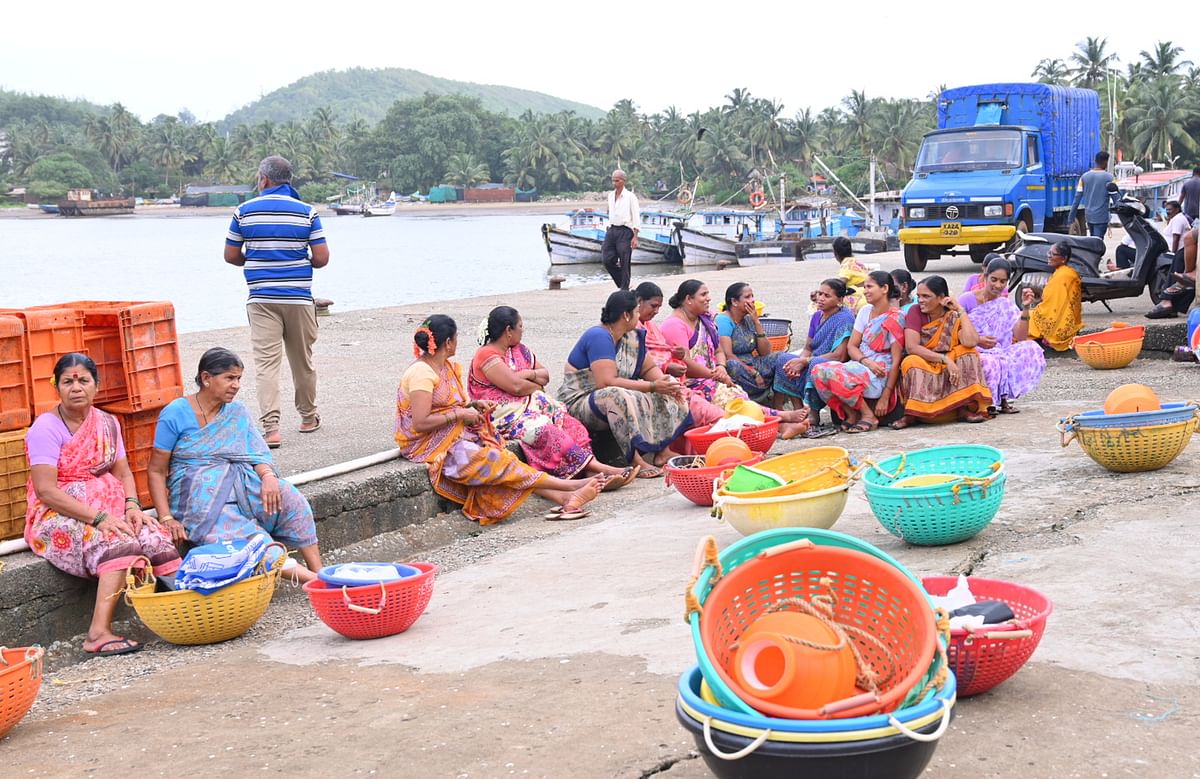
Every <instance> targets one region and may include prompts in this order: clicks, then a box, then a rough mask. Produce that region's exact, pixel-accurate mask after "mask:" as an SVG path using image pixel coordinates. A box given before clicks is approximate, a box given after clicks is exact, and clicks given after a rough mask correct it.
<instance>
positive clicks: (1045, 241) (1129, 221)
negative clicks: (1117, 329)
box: [1008, 184, 1175, 310]
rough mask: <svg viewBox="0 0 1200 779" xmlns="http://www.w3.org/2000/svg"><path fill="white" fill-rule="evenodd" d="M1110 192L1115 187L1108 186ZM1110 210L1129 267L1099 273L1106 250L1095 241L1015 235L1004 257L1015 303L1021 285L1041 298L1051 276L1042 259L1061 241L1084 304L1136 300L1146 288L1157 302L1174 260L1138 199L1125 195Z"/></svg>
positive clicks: (1057, 236) (1042, 235) (1095, 239)
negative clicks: (1129, 256) (1130, 259)
mask: <svg viewBox="0 0 1200 779" xmlns="http://www.w3.org/2000/svg"><path fill="white" fill-rule="evenodd" d="M1109 191H1110V192H1115V191H1116V185H1115V184H1109ZM1113 210H1114V211H1115V212H1116V214H1117V217H1118V218H1119V219H1120V220H1121V225H1122V226H1124V228H1125V232H1126V233H1128V234H1129V237H1130V239H1131V240H1132V241H1133V246H1134V251H1135V252H1136V253H1135V259H1134V263H1133V267H1132V268H1128V269H1125V270H1117V271H1105V270H1102V269H1101V263H1102V262H1103V261H1104V249H1105V246H1104V241H1103V240H1102V239H1100V238H1092V237H1090V236H1089V237H1085V236H1075V235H1060V234H1058V233H1031V234H1027V235H1020V236H1019V237H1018V242H1017V244H1016V247H1015V248H1014V250H1013V251H1012V252H1011V253H1010V254H1009V255H1008V257H1009V260H1010V261H1011V262H1012V264H1013V273H1012V276H1011V278H1010V279H1009V282H1008V288H1009V290H1010V291H1013V292H1015V293H1016V296H1015V297H1014V298H1013V299H1014V300H1020V290H1021V289H1023V288H1024V287H1032V288H1034V289H1035V291H1036V292H1037V293H1038V296H1039V297H1040V296H1041V288H1042V287H1044V286H1045V284H1046V281H1047V280H1048V279H1049V278H1050V273H1051V272H1052V271H1051V270H1050V263H1049V262H1047V261H1046V255H1047V254H1049V253H1050V247H1051V246H1052V245H1053V244H1055V243H1057V242H1060V241H1062V242H1065V243H1068V244H1070V246H1071V260H1070V262H1069V263H1068V264H1069V265H1070V266H1071V267H1072V268H1074V269H1075V271H1076V272H1077V273H1078V274H1079V277H1080V280H1081V281H1082V284H1083V300H1084V302H1087V303H1094V302H1097V301H1099V302H1101V303H1104V304H1105V307H1107V306H1108V303H1107V302H1106V301H1109V300H1114V299H1116V298H1136V297H1140V296H1141V295H1142V293H1143V292H1146V291H1147V290H1148V291H1149V292H1150V299H1151V300H1153V301H1154V302H1155V303H1157V302H1158V301H1159V300H1161V299H1162V297H1163V290H1165V289H1166V288H1167V287H1168V286H1170V284H1171V265H1172V263H1173V262H1174V261H1175V256H1174V255H1173V254H1171V253H1170V252H1169V251H1168V246H1167V241H1166V239H1165V238H1163V236H1162V233H1160V232H1159V231H1158V230H1157V229H1155V227H1154V225H1152V224H1151V223H1150V222H1149V221H1148V220H1147V219H1146V216H1147V215H1148V213H1149V212H1148V211H1147V209H1146V206H1145V205H1144V204H1143V203H1142V202H1140V201H1139V200H1137V199H1135V198H1133V197H1130V196H1129V195H1126V196H1125V197H1123V198H1122V199H1121V200H1119V201H1117V203H1116V205H1115V206H1114V207H1113ZM1110 310H1111V309H1110Z"/></svg>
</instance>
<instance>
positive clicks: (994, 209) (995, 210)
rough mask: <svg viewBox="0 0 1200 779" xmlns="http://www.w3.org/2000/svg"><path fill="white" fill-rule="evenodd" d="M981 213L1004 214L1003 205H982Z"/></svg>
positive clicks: (990, 214) (990, 215)
mask: <svg viewBox="0 0 1200 779" xmlns="http://www.w3.org/2000/svg"><path fill="white" fill-rule="evenodd" d="M983 215H984V216H985V217H992V216H1004V206H1002V205H996V206H984V207H983Z"/></svg>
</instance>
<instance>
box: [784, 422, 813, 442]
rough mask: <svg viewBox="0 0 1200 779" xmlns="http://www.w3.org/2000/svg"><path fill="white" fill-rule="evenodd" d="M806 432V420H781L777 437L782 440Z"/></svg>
mask: <svg viewBox="0 0 1200 779" xmlns="http://www.w3.org/2000/svg"><path fill="white" fill-rule="evenodd" d="M807 432H808V420H805V421H803V422H781V423H780V425H779V437H780V438H782V439H783V440H784V441H788V440H791V439H793V438H799V437H800V436H802V435H804V434H805V433H807Z"/></svg>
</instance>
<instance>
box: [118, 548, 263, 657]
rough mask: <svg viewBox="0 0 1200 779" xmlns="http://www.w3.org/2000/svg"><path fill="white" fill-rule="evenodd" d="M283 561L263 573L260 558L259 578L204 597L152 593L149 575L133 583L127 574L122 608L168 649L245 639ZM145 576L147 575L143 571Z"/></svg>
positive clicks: (152, 579) (178, 592)
mask: <svg viewBox="0 0 1200 779" xmlns="http://www.w3.org/2000/svg"><path fill="white" fill-rule="evenodd" d="M271 546H279V547H282V546H283V545H282V544H272V545H271ZM286 558H287V553H286V550H285V551H284V554H283V555H281V556H280V557H279V558H278V559H277V560H276V561H275V566H274V567H273V568H271V569H270V570H266V562H265V561H266V558H265V557H264V558H263V562H260V563H259V569H258V570H259V571H261V573H258V574H256V575H255V576H251V577H250V578H248V579H243V580H242V581H240V582H238V583H237V584H231V585H229V586H228V587H224V588H222V589H219V590H217V591H216V592H214V593H212V594H210V595H201V594H200V593H198V592H194V591H192V590H175V591H173V592H155V591H154V583H155V576H154V574H153V573H148V574H147V577H146V579H145V580H144V581H142V582H140V583H139V582H138V581H137V577H136V576H135V575H134V574H133V572H132V571H130V573H129V574H128V576H127V578H126V586H125V602H126V603H128V604H129V605H130V606H132V607H133V609H134V611H136V612H137V615H138V617H140V618H141V620H142V622H144V623H145V624H146V627H148V628H150V629H151V630H153V631H154V632H155V634H157V635H158V636H159V637H160V638H162V639H163V640H164V641H169V642H171V643H172V644H216V643H218V642H221V641H228V640H229V639H231V638H237V637H238V636H240V635H242V634H243V633H245V632H246V631H247V630H249V629H250V628H251V627H253V626H254V623H255V622H258V620H259V618H260V617H261V616H262V615H263V614H264V613H266V611H267V607H268V606H269V605H271V596H272V595H274V594H275V587H276V585H277V584H278V583H279V574H280V572H281V571H282V570H283V562H284V560H285V559H286ZM147 562H148V561H147ZM146 570H147V572H149V567H148V566H147V568H146Z"/></svg>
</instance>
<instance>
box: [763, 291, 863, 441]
mask: <svg viewBox="0 0 1200 779" xmlns="http://www.w3.org/2000/svg"><path fill="white" fill-rule="evenodd" d="M849 295H850V291H849V290H848V289H847V288H846V284H845V282H843V281H842V280H841V279H840V278H832V279H825V280H824V281H822V282H821V285H820V286H819V287H817V292H816V301H817V310H816V313H814V314H813V315H812V317H811V318H810V319H809V320H808V340H806V341H805V342H804V350H803V351H802V352H800V354H791V353H787V352H785V353H783V354H780V355H778V356H777V357H776V362H775V382H774V390H775V400H776V403H777V404H781V402H782V401H783V400H784V399H786V398H789V397H790V398H795V399H796V403H797V405H800V404H803V405H805V406H807V407H808V413H809V415H810V416H811V417H812V419H813V421H814V422H815V421H816V419H817V412H819V411H820V410H821V407H822V406H823V405H824V404H823V402H822V401H821V399H820V397H819V396H818V395H817V393H816V391H815V390H814V389H813V384H812V380H811V370H812V368H813V367H814V366H817V365H820V364H821V363H824V362H827V361H832V362H839V363H840V362H842V361H843V360H845V359H846V357H847V349H846V347H847V344H848V342H849V340H850V333H851V332H852V331H853V329H854V312H853V311H852V310H851V309H850V307H849V306H847V305H846V303H845V301H846V298H847V297H849Z"/></svg>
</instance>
